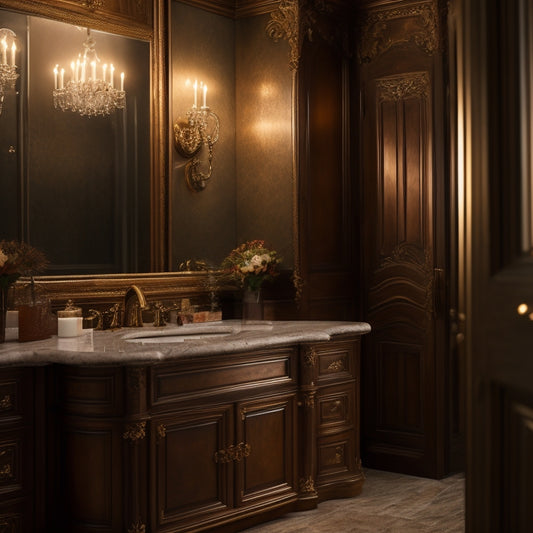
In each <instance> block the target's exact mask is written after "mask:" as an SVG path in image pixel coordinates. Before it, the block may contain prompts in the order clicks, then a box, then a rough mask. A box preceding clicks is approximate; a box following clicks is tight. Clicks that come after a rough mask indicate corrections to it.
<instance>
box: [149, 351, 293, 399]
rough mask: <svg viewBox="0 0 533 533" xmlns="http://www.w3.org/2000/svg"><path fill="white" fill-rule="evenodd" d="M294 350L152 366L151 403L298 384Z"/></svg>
mask: <svg viewBox="0 0 533 533" xmlns="http://www.w3.org/2000/svg"><path fill="white" fill-rule="evenodd" d="M295 354H296V352H295V350H292V349H291V350H287V349H284V350H279V351H269V352H265V353H258V354H253V355H252V354H246V355H244V356H235V357H234V358H232V359H227V358H218V359H216V360H212V361H210V362H206V363H203V364H198V365H196V366H193V365H191V364H190V363H189V364H188V365H187V366H186V367H183V366H180V365H169V366H166V367H163V366H162V367H156V368H155V369H154V370H153V374H152V379H151V384H152V387H151V389H152V405H159V404H164V403H167V402H171V401H178V400H181V399H187V398H189V397H191V396H194V397H195V398H200V397H206V396H212V395H214V394H219V393H226V392H231V393H236V392H238V391H246V390H250V389H251V388H252V387H258V386H265V387H266V386H272V385H276V386H279V385H283V384H289V385H291V384H295V383H296V380H295V375H296V355H295Z"/></svg>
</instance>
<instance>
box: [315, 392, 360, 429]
mask: <svg viewBox="0 0 533 533" xmlns="http://www.w3.org/2000/svg"><path fill="white" fill-rule="evenodd" d="M317 407H318V409H317V416H318V431H319V434H327V433H330V432H332V431H337V432H338V431H339V430H340V429H347V428H348V427H353V426H354V423H355V420H354V418H355V417H356V416H357V415H356V413H358V409H357V405H356V390H355V384H354V383H347V384H343V385H338V386H333V387H325V388H324V389H322V390H320V391H319V393H318V395H317Z"/></svg>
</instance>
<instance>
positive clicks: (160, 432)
mask: <svg viewBox="0 0 533 533" xmlns="http://www.w3.org/2000/svg"><path fill="white" fill-rule="evenodd" d="M157 436H158V437H159V438H160V439H164V438H165V437H166V436H167V427H166V426H165V424H159V425H158V426H157Z"/></svg>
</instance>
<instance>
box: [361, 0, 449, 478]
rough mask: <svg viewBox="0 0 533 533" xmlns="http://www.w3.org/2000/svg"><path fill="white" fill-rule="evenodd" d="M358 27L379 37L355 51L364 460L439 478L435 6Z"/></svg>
mask: <svg viewBox="0 0 533 533" xmlns="http://www.w3.org/2000/svg"><path fill="white" fill-rule="evenodd" d="M422 23H424V24H422ZM365 30H366V32H367V34H366V35H370V36H372V35H373V36H374V37H376V35H375V32H377V33H378V34H379V37H380V38H376V40H375V41H372V43H370V41H368V42H366V43H365V42H363V45H362V48H361V56H362V58H363V60H364V62H363V63H362V66H361V82H362V87H363V94H362V103H363V112H364V116H363V118H362V154H363V156H362V157H363V176H364V177H363V180H364V181H363V196H362V197H363V216H362V220H363V235H362V241H363V272H364V273H363V291H364V293H365V299H364V302H365V303H364V320H366V321H368V322H369V323H370V324H371V325H372V334H371V335H369V336H368V338H367V339H365V343H364V345H365V351H364V355H363V359H362V368H363V379H362V390H363V413H364V419H363V425H364V430H363V433H362V435H363V442H362V445H363V463H364V464H367V465H368V466H373V467H377V468H384V469H390V470H395V471H404V472H407V473H411V474H418V475H427V476H432V477H439V476H441V475H442V474H443V469H444V457H443V453H444V452H443V447H444V444H443V442H442V439H443V438H444V430H443V427H442V423H443V412H444V411H445V409H446V404H445V401H444V399H443V397H442V396H439V395H440V394H442V390H443V383H444V382H445V374H444V370H445V367H444V363H443V360H444V358H445V357H446V342H445V341H444V340H443V339H445V329H444V328H445V322H444V320H443V318H442V316H443V315H444V314H445V313H444V304H445V302H444V300H443V294H442V288H443V286H444V285H443V284H444V278H443V277H444V266H445V263H446V255H445V245H446V243H445V233H444V231H445V230H444V228H445V223H444V212H445V207H446V200H445V197H446V196H445V194H444V188H443V187H444V184H443V173H442V169H441V167H439V161H441V159H440V155H439V154H442V152H443V150H444V143H440V144H439V145H438V146H437V141H438V140H439V139H441V140H442V137H440V135H441V133H439V132H440V128H441V127H442V126H441V125H442V121H441V120H436V119H435V118H434V116H435V112H436V110H437V111H438V110H441V111H442V104H440V103H439V91H438V89H436V85H437V83H439V78H438V75H437V74H436V72H438V68H436V66H437V67H438V61H436V58H435V57H434V56H435V49H436V46H437V43H436V39H437V36H436V34H435V33H434V32H436V31H437V9H436V2H420V3H419V4H417V5H416V6H412V5H410V6H408V7H405V8H402V7H401V3H398V5H397V6H395V7H394V8H390V7H389V8H388V9H383V8H381V9H379V10H376V11H375V12H370V14H369V15H368V19H367V27H365ZM400 30H401V31H400ZM405 40H407V41H408V42H407V43H406V42H405ZM370 44H372V46H370ZM439 106H440V107H439ZM441 365H442V366H441ZM439 439H440V440H439Z"/></svg>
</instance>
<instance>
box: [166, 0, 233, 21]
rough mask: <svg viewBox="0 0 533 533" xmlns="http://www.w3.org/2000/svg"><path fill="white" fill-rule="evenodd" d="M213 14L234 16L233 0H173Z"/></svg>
mask: <svg viewBox="0 0 533 533" xmlns="http://www.w3.org/2000/svg"><path fill="white" fill-rule="evenodd" d="M174 1H178V2H180V3H182V4H187V5H189V6H192V7H197V8H198V9H203V10H204V11H209V12H210V13H214V14H215V15H222V16H223V17H229V18H235V0H174Z"/></svg>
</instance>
